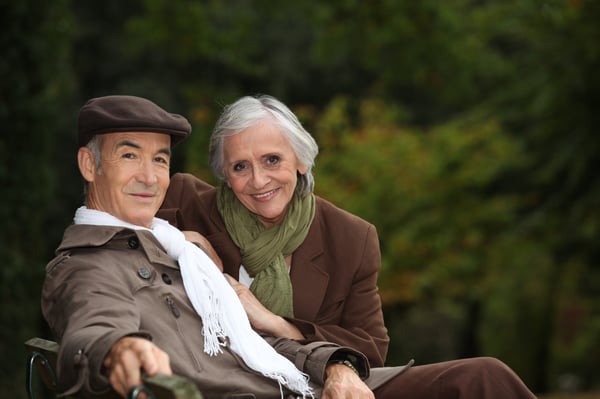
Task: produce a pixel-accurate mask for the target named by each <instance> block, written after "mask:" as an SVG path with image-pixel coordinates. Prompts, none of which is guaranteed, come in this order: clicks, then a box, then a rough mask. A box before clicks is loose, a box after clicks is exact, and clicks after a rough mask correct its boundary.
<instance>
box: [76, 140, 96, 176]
mask: <svg viewBox="0 0 600 399" xmlns="http://www.w3.org/2000/svg"><path fill="white" fill-rule="evenodd" d="M77 164H78V165H79V172H80V173H81V176H83V178H84V179H85V181H87V182H92V181H94V178H95V177H96V161H95V159H94V154H92V152H91V151H90V149H89V148H87V147H81V148H79V151H77Z"/></svg>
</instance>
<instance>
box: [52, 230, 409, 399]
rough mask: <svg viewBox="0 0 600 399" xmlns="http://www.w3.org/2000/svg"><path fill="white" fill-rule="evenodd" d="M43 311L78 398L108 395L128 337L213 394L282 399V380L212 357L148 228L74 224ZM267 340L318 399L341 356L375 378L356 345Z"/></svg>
mask: <svg viewBox="0 0 600 399" xmlns="http://www.w3.org/2000/svg"><path fill="white" fill-rule="evenodd" d="M42 311H43V314H44V317H45V318H46V320H47V321H48V323H49V325H50V327H51V329H52V331H53V333H54V334H55V336H56V338H57V340H58V341H59V342H60V344H61V346H60V352H59V359H58V374H59V387H60V388H61V389H62V390H66V389H71V390H73V391H74V392H78V397H79V396H80V397H87V396H91V395H92V394H94V393H100V392H104V391H107V390H109V384H108V381H107V379H106V378H105V376H104V375H103V373H102V368H101V365H102V361H103V359H104V357H105V356H106V354H107V352H108V350H109V348H110V347H111V346H112V344H113V343H114V342H116V341H117V340H118V339H119V338H121V337H123V336H126V335H138V336H143V337H147V338H148V339H151V340H152V341H153V342H154V343H156V344H157V345H158V346H159V347H161V348H162V349H163V350H165V351H166V352H167V353H168V354H169V356H170V360H171V367H172V369H173V372H174V373H176V374H179V375H183V376H187V377H189V378H191V379H192V380H194V381H195V382H196V383H197V385H198V386H199V388H200V389H201V390H202V392H203V394H204V395H205V397H207V398H211V397H222V396H223V395H226V394H233V393H237V394H240V393H248V394H249V393H252V394H249V395H250V396H246V397H258V398H279V397H280V391H279V387H278V385H277V384H276V383H275V382H274V381H272V380H270V379H268V378H265V377H263V376H262V375H258V374H257V373H255V372H253V371H252V370H249V369H248V368H247V367H246V366H245V365H244V364H243V363H242V362H240V361H239V360H238V358H237V357H236V356H235V354H233V353H232V352H230V351H229V350H228V349H227V348H226V349H225V351H224V353H222V354H220V355H219V356H214V357H210V356H208V355H207V354H205V353H204V351H203V339H202V336H201V334H200V331H201V330H202V322H201V320H200V318H199V317H198V316H197V314H196V313H195V312H194V310H193V308H192V305H191V303H190V302H189V300H188V298H187V296H186V294H185V290H184V288H183V283H182V280H181V275H180V272H179V267H178V265H177V263H176V262H175V261H174V260H172V259H171V258H170V257H169V256H168V255H167V254H166V253H165V252H164V250H163V249H162V247H161V246H160V244H159V243H158V242H157V241H156V239H155V238H154V236H153V235H152V234H151V233H150V232H147V231H140V230H137V231H132V230H129V229H124V228H120V227H100V226H86V225H73V226H70V227H68V228H67V230H66V231H65V235H64V238H63V242H62V243H61V245H60V246H59V248H58V249H57V256H56V258H55V259H54V260H53V261H51V262H50V263H49V264H48V266H47V269H46V279H45V282H44V286H43V292H42ZM266 339H267V340H268V341H269V342H270V343H271V345H273V346H274V347H275V348H276V350H277V351H278V352H280V353H282V354H283V355H284V356H286V357H288V358H289V359H290V360H291V361H293V362H294V363H295V364H296V366H297V367H298V368H299V369H300V370H302V371H304V372H305V373H307V374H308V375H309V376H310V380H311V383H312V385H313V386H314V387H315V389H316V392H317V397H318V396H319V395H320V394H319V391H320V388H319V387H320V386H321V385H322V383H323V373H324V369H325V366H326V363H327V361H328V359H329V358H330V357H331V356H332V355H333V354H334V353H336V352H337V353H338V354H339V353H342V352H343V353H345V354H349V353H351V354H353V355H355V356H357V358H358V361H359V366H360V368H361V369H362V372H363V373H364V375H365V376H366V375H368V374H369V368H368V364H367V361H366V358H364V356H362V355H361V354H360V353H358V352H355V351H353V350H351V349H349V348H342V347H339V346H337V345H333V344H329V343H323V342H322V343H317V344H315V345H314V346H310V345H302V344H300V343H298V342H296V341H292V340H285V339H273V338H272V337H266ZM336 356H337V355H336ZM401 371H402V368H394V369H393V370H380V371H373V372H372V373H371V376H370V378H369V379H368V380H367V383H368V384H369V386H371V387H372V388H375V387H377V386H380V385H381V383H383V382H385V381H387V380H389V378H391V377H393V376H394V375H397V374H398V373H400V372H401ZM224 376H226V378H224ZM252 395H254V396H252Z"/></svg>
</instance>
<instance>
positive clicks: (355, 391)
mask: <svg viewBox="0 0 600 399" xmlns="http://www.w3.org/2000/svg"><path fill="white" fill-rule="evenodd" d="M321 398H322V399H342V398H343V399H374V398H375V395H374V394H373V392H372V391H371V390H370V389H369V387H368V386H367V385H366V384H365V383H364V382H363V381H362V380H361V379H360V377H359V376H358V375H357V374H356V373H355V372H354V370H352V369H351V368H350V367H348V366H345V365H343V364H330V365H328V366H327V367H326V368H325V386H324V387H323V395H322V397H321Z"/></svg>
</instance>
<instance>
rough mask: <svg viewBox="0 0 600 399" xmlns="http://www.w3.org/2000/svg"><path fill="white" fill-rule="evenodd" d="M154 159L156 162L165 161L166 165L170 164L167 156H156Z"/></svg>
mask: <svg viewBox="0 0 600 399" xmlns="http://www.w3.org/2000/svg"><path fill="white" fill-rule="evenodd" d="M154 160H155V161H156V162H158V163H164V164H166V165H168V164H169V160H168V159H167V158H164V157H156V158H154Z"/></svg>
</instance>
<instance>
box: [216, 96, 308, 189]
mask: <svg viewBox="0 0 600 399" xmlns="http://www.w3.org/2000/svg"><path fill="white" fill-rule="evenodd" d="M266 119H270V120H272V121H274V122H275V124H277V125H278V126H279V127H280V128H281V133H283V135H284V136H285V137H286V138H287V140H288V142H289V143H290V145H291V146H292V149H293V150H294V153H295V154H296V157H297V158H298V160H299V161H300V163H301V164H302V165H303V166H304V167H306V169H307V171H306V173H305V174H299V175H298V184H297V185H296V192H297V193H298V194H299V195H300V196H302V197H305V196H307V195H308V194H310V193H312V192H313V190H314V186H315V181H314V177H313V174H312V168H313V166H314V164H315V158H316V157H317V154H318V153H319V147H318V145H317V142H316V141H315V139H314V138H313V137H312V136H311V135H310V133H308V132H307V131H306V130H305V129H304V127H302V124H301V123H300V121H299V120H298V118H297V117H296V115H294V113H293V112H292V111H291V110H290V109H289V108H288V107H287V106H286V105H285V104H283V103H282V102H281V101H279V100H277V99H276V98H274V97H271V96H268V95H260V96H257V97H251V96H245V97H242V98H240V99H239V100H237V101H236V102H234V103H233V104H229V105H227V106H225V108H224V109H223V113H222V114H221V116H220V117H219V120H218V121H217V123H216V125H215V128H214V129H213V132H212V135H211V137H210V146H209V152H210V159H209V166H210V168H211V170H212V172H213V174H214V175H215V176H216V177H217V178H218V179H220V180H221V181H225V180H226V178H225V158H224V148H223V147H224V142H225V137H228V136H233V135H236V134H238V133H240V132H241V131H242V130H244V129H247V128H249V127H251V126H254V125H256V124H258V123H260V122H261V121H264V120H266Z"/></svg>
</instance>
